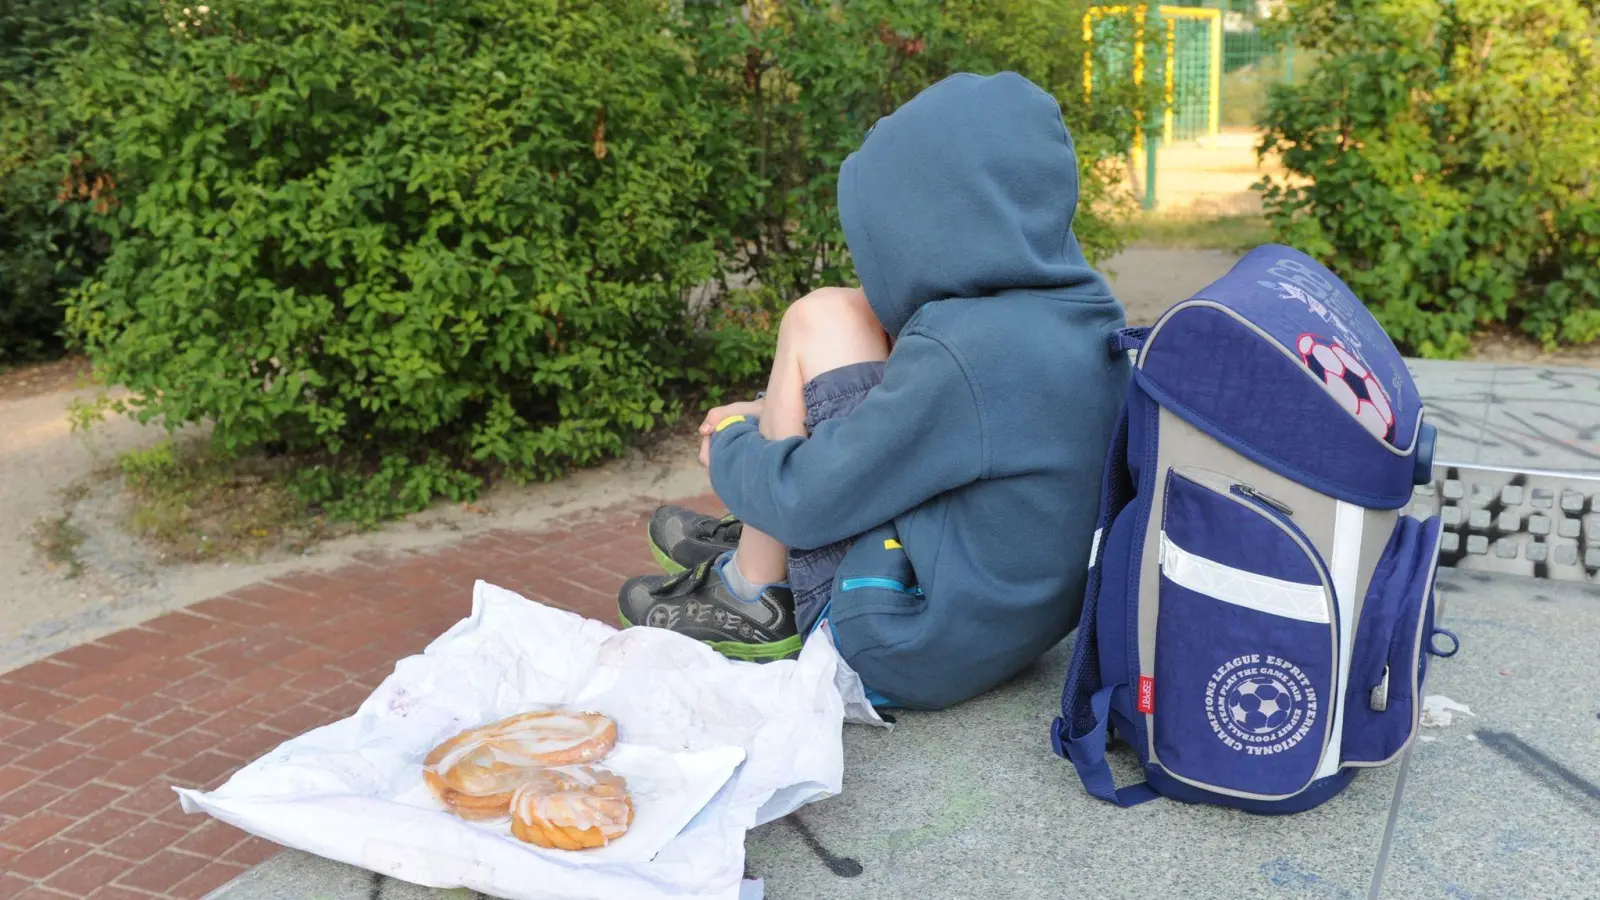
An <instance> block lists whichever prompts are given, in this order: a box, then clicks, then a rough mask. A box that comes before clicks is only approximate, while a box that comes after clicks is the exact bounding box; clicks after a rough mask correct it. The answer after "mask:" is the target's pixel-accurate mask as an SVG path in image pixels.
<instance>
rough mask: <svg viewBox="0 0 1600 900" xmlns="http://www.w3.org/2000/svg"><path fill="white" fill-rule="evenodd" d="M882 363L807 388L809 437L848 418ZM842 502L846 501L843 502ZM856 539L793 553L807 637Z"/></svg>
mask: <svg viewBox="0 0 1600 900" xmlns="http://www.w3.org/2000/svg"><path fill="white" fill-rule="evenodd" d="M883 367H884V363H881V362H868V363H856V364H854V365H849V366H844V367H842V368H838V369H832V370H830V371H827V372H823V373H822V374H821V375H818V376H817V377H816V378H813V379H811V381H810V382H808V383H807V384H806V386H805V399H806V434H810V433H811V432H812V431H813V430H815V429H816V427H817V425H818V424H819V423H821V422H826V421H827V420H829V419H837V418H841V417H843V416H847V415H849V414H850V413H852V412H854V411H855V408H856V407H858V406H860V405H861V401H862V400H865V399H866V398H867V392H868V391H870V390H872V389H873V388H875V387H877V386H878V385H879V384H880V383H882V381H883ZM841 502H843V501H842V500H841ZM853 540H854V539H853V538H852V539H849V540H843V541H838V542H837V543H833V544H829V545H828V546H826V547H821V548H818V549H816V550H790V551H789V587H790V589H791V590H792V591H793V592H794V608H795V619H796V620H797V621H796V624H798V625H799V626H800V633H801V634H805V633H806V632H807V631H809V630H810V629H811V626H812V625H814V624H816V621H817V616H818V614H820V613H821V612H822V608H823V607H824V606H826V605H827V604H828V598H829V597H830V596H831V595H832V593H833V576H834V575H835V574H836V573H837V572H838V571H839V563H840V562H841V561H842V560H843V559H844V554H845V551H847V550H849V549H850V544H851V543H852V542H853Z"/></svg>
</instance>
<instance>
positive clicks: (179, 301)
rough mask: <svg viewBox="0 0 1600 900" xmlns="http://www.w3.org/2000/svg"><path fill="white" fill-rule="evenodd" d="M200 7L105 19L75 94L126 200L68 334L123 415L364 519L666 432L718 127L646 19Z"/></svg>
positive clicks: (546, 3) (310, 4)
mask: <svg viewBox="0 0 1600 900" xmlns="http://www.w3.org/2000/svg"><path fill="white" fill-rule="evenodd" d="M216 2H217V5H214V6H209V7H208V6H196V7H191V8H189V9H190V12H189V15H187V16H184V15H183V14H182V13H181V12H179V13H177V14H176V16H174V15H172V13H174V12H176V10H175V8H173V9H169V8H167V7H163V6H158V5H156V4H139V5H136V6H133V7H132V8H130V9H129V10H128V11H127V12H126V13H125V14H124V15H123V16H120V17H117V18H112V17H102V18H98V19H97V20H96V21H95V23H94V24H95V27H94V29H93V32H94V35H93V39H92V40H91V42H90V44H89V47H88V48H87V50H86V52H85V54H84V56H83V58H82V61H81V64H79V65H77V66H75V67H74V69H73V71H72V72H71V73H70V77H69V83H70V88H71V94H72V97H73V100H74V104H75V105H74V108H73V114H74V116H75V118H76V120H77V121H78V122H79V123H81V124H82V125H83V126H84V127H85V129H86V131H87V132H88V134H89V137H88V138H87V139H86V140H85V142H84V149H85V152H87V153H88V154H89V155H91V156H92V157H93V158H94V159H97V160H99V161H100V162H101V163H102V164H103V165H104V166H106V167H107V168H108V169H110V170H112V171H115V172H116V173H118V177H119V178H120V179H125V180H129V181H134V182H137V183H138V184H139V185H140V186H141V188H140V190H139V191H138V192H137V193H135V194H131V195H128V196H123V197H121V198H120V199H121V201H122V202H121V204H120V205H119V206H118V207H117V208H116V209H115V210H113V212H112V215H111V216H109V217H107V221H106V227H107V228H108V229H109V230H110V231H111V233H112V234H113V235H114V236H115V238H116V241H115V245H114V249H113V251H112V253H111V256H110V258H109V259H108V260H107V261H106V265H105V267H104V269H103V271H102V272H101V275H100V278H99V279H98V280H97V281H96V282H94V283H93V284H92V285H89V286H88V287H87V288H86V289H85V290H83V291H82V292H81V294H80V295H79V296H78V298H77V299H76V301H75V302H74V304H73V306H72V308H71V310H70V321H71V325H72V326H73V327H74V328H75V329H76V332H77V333H78V334H79V335H81V337H82V339H83V340H84V342H85V344H86V346H87V347H88V348H89V349H90V351H91V352H92V353H93V354H94V357H95V361H96V363H97V365H98V366H99V367H100V368H101V369H102V370H103V371H104V373H105V374H106V375H107V376H108V377H109V378H110V379H111V380H113V381H114V382H117V383H121V384H125V385H126V386H127V387H128V388H129V389H130V390H131V391H132V393H133V395H134V399H133V400H131V401H129V402H130V404H131V406H132V408H133V411H134V412H135V413H136V414H137V415H138V416H139V417H140V418H141V419H146V420H148V419H158V420H161V421H163V422H165V423H167V424H169V425H176V424H180V423H185V422H195V421H202V420H209V421H210V422H211V423H212V424H213V425H214V440H215V441H216V442H217V443H218V444H219V445H220V446H221V447H223V448H225V449H226V450H229V451H234V450H242V449H245V448H251V447H255V446H258V445H262V444H267V443H273V444H276V445H277V446H279V447H280V448H281V449H284V450H287V451H289V452H293V453H298V454H309V455H311V456H312V458H313V459H316V458H320V460H321V462H322V464H321V465H318V466H314V467H309V468H308V469H307V470H306V472H305V477H304V480H303V482H302V484H301V488H302V490H303V491H304V492H305V494H306V496H307V497H308V498H309V499H312V500H317V501H326V502H328V503H329V504H330V505H331V507H332V511H333V512H335V513H337V514H339V515H342V516H354V517H357V518H361V519H372V518H376V517H378V516H381V515H387V514H392V513H393V512H396V511H400V510H406V509H414V508H418V507H420V506H422V505H424V504H426V503H427V502H428V501H429V500H430V499H432V498H433V497H434V496H436V495H444V496H447V497H452V498H462V497H465V496H468V495H469V494H470V493H471V492H472V491H474V490H475V489H476V488H477V487H478V486H479V484H480V483H481V476H482V475H483V474H484V473H485V472H488V471H492V470H499V471H503V472H505V473H507V474H509V475H511V476H514V477H547V476H550V475H553V474H555V473H557V472H559V471H561V469H562V468H563V467H564V466H567V465H569V464H582V463H587V462H591V461H593V460H596V459H598V458H600V457H602V456H605V455H608V454H614V453H616V452H618V451H619V450H621V449H622V448H623V446H624V445H625V443H626V441H627V440H628V439H629V438H630V436H632V435H634V434H636V433H637V432H639V431H642V430H647V429H649V428H651V427H652V426H654V425H656V424H657V423H659V422H660V421H662V419H663V417H664V416H666V415H668V414H669V413H670V412H671V408H670V404H669V395H668V389H669V387H670V386H671V385H672V384H673V383H674V382H675V381H678V380H681V378H682V375H681V373H682V372H683V371H684V370H685V368H686V363H687V362H688V361H689V360H692V359H694V358H695V357H694V352H695V350H696V349H697V344H696V339H695V335H694V333H693V331H692V329H691V328H690V325H689V320H688V317H687V316H686V307H685V297H686V294H687V292H688V290H689V289H690V288H691V287H692V286H694V285H696V284H698V283H701V282H703V281H705V280H707V279H708V278H709V277H710V276H711V274H712V272H713V269H714V267H715V264H716V258H715V256H714V253H713V246H712V242H711V240H710V238H709V235H708V233H707V231H706V229H705V224H706V223H705V217H704V216H702V215H701V214H699V213H698V212H697V208H698V206H699V205H701V202H702V198H703V195H704V193H705V191H706V185H707V175H708V173H709V171H710V166H708V165H707V163H706V162H705V160H703V159H702V158H700V155H699V153H698V151H697V147H698V146H699V145H700V143H701V142H702V141H703V139H704V138H705V136H706V133H707V131H708V130H709V127H710V125H711V122H712V120H711V118H710V117H709V116H708V115H707V111H706V104H705V102H704V101H702V100H701V99H700V98H698V97H697V96H696V92H695V82H694V81H693V80H692V78H691V77H690V73H689V72H688V70H687V67H686V64H685V60H684V59H683V56H682V54H681V53H680V52H679V49H678V48H677V47H676V46H675V45H674V44H672V43H671V42H670V41H669V40H668V39H667V38H666V37H664V36H663V35H662V34H661V30H660V23H659V19H658V18H657V17H656V16H655V15H654V14H653V11H654V6H653V4H650V3H645V2H639V3H633V2H619V0H604V2H556V0H456V2H452V3H438V4H436V3H432V2H423V0H403V2H397V3H382V4H379V3H366V2H355V0H250V2H248V3H244V2H229V0H216ZM713 361H714V360H713Z"/></svg>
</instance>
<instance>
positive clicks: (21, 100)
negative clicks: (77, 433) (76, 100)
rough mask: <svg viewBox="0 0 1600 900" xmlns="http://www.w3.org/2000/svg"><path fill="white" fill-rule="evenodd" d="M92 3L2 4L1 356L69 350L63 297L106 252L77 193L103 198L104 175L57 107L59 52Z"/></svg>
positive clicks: (78, 34)
mask: <svg viewBox="0 0 1600 900" xmlns="http://www.w3.org/2000/svg"><path fill="white" fill-rule="evenodd" d="M85 6H86V4H83V3H72V2H63V0H9V2H7V3H6V4H4V5H3V6H0V363H4V362H12V361H18V360H29V359H35V358H42V357H48V356H53V355H56V354H58V353H60V351H61V349H62V342H61V335H60V331H61V320H62V313H61V305H60V303H61V300H62V299H63V298H64V297H65V296H66V294H67V293H68V292H69V291H70V290H71V289H72V288H73V287H74V286H76V285H77V284H78V282H79V281H81V280H82V278H83V277H84V275H85V273H86V272H89V271H92V270H93V268H94V266H95V265H96V264H97V262H98V260H99V258H100V257H101V256H102V255H103V254H104V245H103V243H102V239H100V238H98V237H97V236H96V235H95V234H94V232H93V231H92V230H91V229H90V228H89V227H88V226H87V224H86V223H85V222H84V216H83V213H82V211H81V210H79V209H78V208H76V207H75V206H72V205H68V204H65V203H64V202H63V201H65V200H67V199H69V198H70V199H74V200H76V199H84V200H88V201H89V202H88V204H87V205H88V206H91V207H92V206H93V205H94V204H95V203H97V202H99V201H100V199H101V196H100V195H101V192H102V190H103V186H104V182H103V181H97V180H96V179H97V177H99V176H98V174H97V173H94V172H89V171H85V170H84V168H83V166H82V165H81V162H80V164H79V165H78V166H76V167H74V166H73V165H72V163H71V161H70V157H69V156H68V154H67V151H66V148H67V146H68V145H69V144H70V136H69V135H67V134H65V133H63V131H62V129H61V128H60V127H59V123H58V121H57V120H56V118H55V117H54V116H53V115H52V114H51V108H52V107H51V103H52V101H53V100H54V99H55V97H56V90H57V84H56V81H55V79H54V78H53V69H52V66H53V64H54V61H55V60H56V59H57V58H59V57H61V56H63V55H65V54H70V53H71V52H72V51H73V48H75V47H76V46H78V42H79V41H80V39H81V38H82V21H83V12H84V8H85Z"/></svg>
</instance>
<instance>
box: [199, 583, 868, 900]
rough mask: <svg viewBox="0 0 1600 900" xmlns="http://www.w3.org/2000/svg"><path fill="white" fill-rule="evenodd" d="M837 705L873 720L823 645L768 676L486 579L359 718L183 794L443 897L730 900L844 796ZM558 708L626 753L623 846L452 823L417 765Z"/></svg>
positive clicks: (617, 760) (618, 754) (221, 815)
mask: <svg viewBox="0 0 1600 900" xmlns="http://www.w3.org/2000/svg"><path fill="white" fill-rule="evenodd" d="M841 690H846V691H848V692H850V693H851V694H852V695H853V696H851V697H849V698H848V701H849V704H850V706H851V709H852V713H856V711H858V710H862V709H866V710H867V712H866V713H865V714H864V715H865V716H868V717H871V716H872V714H871V712H870V707H867V706H866V704H865V701H864V699H863V698H862V697H860V696H859V681H858V680H857V679H854V678H853V675H852V674H851V673H850V672H849V669H848V667H846V666H845V665H844V663H843V662H842V661H841V660H840V658H839V655H838V653H837V652H836V651H835V650H834V647H833V644H832V641H831V639H830V637H829V635H828V633H827V632H826V630H821V631H819V632H817V633H816V634H814V635H812V636H811V638H810V639H809V640H808V641H807V642H806V645H805V649H804V650H802V651H801V654H800V657H799V658H798V659H796V660H791V661H784V662H777V663H769V664H766V665H755V664H752V663H741V662H734V661H731V660H727V659H724V658H723V657H721V656H719V655H717V654H716V653H715V652H714V651H712V650H711V649H710V648H708V647H706V646H705V645H703V644H701V643H699V642H697V641H694V640H691V639H689V638H685V637H683V636H681V635H677V634H672V633H670V632H666V631H661V630H658V629H652V628H633V629H628V630H626V631H617V630H616V629H614V628H611V627H610V626H608V625H605V624H602V623H600V622H595V621H592V620H587V619H583V618H580V617H578V616H575V615H573V614H571V613H567V612H563V611H561V610H556V609H552V608H549V607H546V606H542V605H540V604H538V603H534V602H532V601H529V600H525V599H523V598H522V597H519V596H517V595H516V594H513V593H511V592H510V591H506V590H502V589H500V588H497V587H494V586H492V585H489V584H485V583H484V582H481V581H480V582H478V583H477V585H476V586H475V587H474V589H473V608H472V615H471V616H470V617H469V618H467V619H464V620H462V621H461V622H459V623H457V624H456V625H455V626H454V627H453V628H451V629H450V630H449V631H447V632H445V634H444V635H442V636H441V637H439V638H438V639H437V640H435V641H434V642H433V643H432V644H431V645H429V647H428V648H427V650H426V651H424V653H423V654H422V655H420V656H414V657H410V658H408V659H404V660H401V661H400V663H399V664H398V665H397V666H396V667H395V672H394V674H393V675H391V676H390V677H389V678H388V679H387V680H386V681H384V683H383V684H382V685H380V686H379V687H378V689H377V690H376V691H374V692H373V694H372V696H370V697H368V698H367V700H366V702H364V703H363V704H362V705H361V708H360V709H359V710H358V711H357V712H356V714H355V715H354V716H352V717H350V718H348V719H345V720H343V721H340V722H335V723H334V724H332V725H328V726H326V727H323V728H319V729H317V730H315V731H312V732H310V733H308V734H305V735H302V736H301V737H298V738H295V739H293V740H291V741H289V742H287V743H285V744H283V745H282V746H281V747H279V748H278V749H276V750H274V751H273V752H271V753H269V754H267V755H266V756H264V757H262V758H261V759H259V760H257V761H256V762H254V763H252V764H250V765H249V766H247V767H245V768H244V769H243V770H241V771H240V772H238V773H237V774H235V775H234V777H233V778H231V779H229V781H228V782H227V783H226V784H224V785H223V786H222V787H220V788H218V789H217V790H215V791H212V792H210V793H201V792H198V791H192V790H185V789H179V790H178V794H179V796H180V797H181V798H182V802H183V805H184V808H185V809H186V810H189V811H190V812H194V811H197V810H199V811H204V812H207V813H210V814H211V815H213V816H215V817H216V818H218V819H221V820H222V821H225V822H229V823H231V824H233V825H236V826H238V827H239V828H242V829H244V830H245V831H248V832H251V833H252V834H256V835H259V836H261V837H264V838H267V839H269V840H272V841H276V842H278V843H280V844H284V845H285V846H289V847H294V848H297V849H300V850H305V851H308V852H311V853H315V854H317V855H319V856H324V857H328V858H330V859H335V860H339V861H341V862H346V863H350V864H352V865H356V866H361V867H363V868H366V869H371V870H373V871H376V872H381V873H383V874H385V875H390V876H393V877H395V878H400V879H402V880H405V881H410V882H413V883H416V884H421V885H426V886H429V887H439V888H454V887H464V888H470V889H472V890H477V891H482V892H484V893H487V894H490V895H493V896H498V897H506V898H511V900H547V898H548V900H557V898H560V900H582V898H614V900H623V898H627V900H646V898H652V897H663V898H667V897H670V898H685V897H693V898H701V897H704V898H723V900H735V898H738V897H739V896H740V881H741V875H742V874H743V871H744V834H745V831H747V830H748V829H750V828H752V827H754V826H755V825H758V824H761V823H763V822H768V821H771V820H773V819H776V818H780V817H782V816H785V815H787V814H789V813H790V812H792V811H793V810H795V809H797V808H799V807H801V806H803V805H805V804H807V803H811V802H814V801H816V800H820V799H823V798H825V797H829V796H832V795H833V794H836V793H838V792H839V787H840V779H841V776H842V774H843V768H844V758H843V746H842V743H841V737H840V731H841V728H842V725H843V721H844V716H845V708H846V703H847V698H845V697H843V696H841V693H840V691H841ZM545 705H560V706H568V707H572V708H576V709H586V710H594V711H597V712H601V713H604V714H606V715H608V716H610V717H611V718H612V719H613V720H615V721H616V723H617V728H618V736H619V742H618V749H617V750H616V751H615V752H614V753H613V754H612V756H611V757H609V758H608V759H607V760H606V761H605V762H604V763H602V764H603V765H605V766H607V767H610V768H614V769H615V770H616V771H617V772H618V773H619V774H622V775H624V777H626V778H627V779H628V782H629V788H630V792H631V793H633V794H634V799H635V805H636V818H635V822H634V825H633V827H632V829H630V831H629V833H628V834H627V835H626V836H624V837H623V838H621V839H620V840H618V841H616V842H614V843H613V844H612V845H611V846H609V847H606V848H603V849H600V850H592V851H584V852H580V853H563V852H560V851H547V850H543V849H540V848H535V847H531V846H529V845H527V844H524V843H522V842H521V841H518V840H516V839H515V838H512V837H511V836H510V834H509V829H508V828H506V826H505V823H504V822H501V823H468V822H465V821H462V820H461V819H458V818H456V817H455V816H453V815H451V814H449V813H447V812H444V811H442V808H441V807H440V806H439V805H438V804H437V803H436V802H434V801H433V800H432V797H431V795H430V794H429V793H428V791H427V789H426V787H424V786H423V785H422V778H421V767H422V759H423V757H424V756H425V755H426V754H427V753H428V751H429V750H431V749H432V748H433V747H434V746H436V745H437V744H438V743H440V742H441V741H443V740H445V739H446V738H448V737H450V736H451V735H453V734H456V733H457V732H459V731H461V730H463V729H465V728H470V727H475V726H477V725H482V724H485V723H488V722H492V721H495V720H498V719H501V718H504V717H506V716H510V715H515V714H517V713H519V712H525V711H527V710H529V709H532V708H535V707H539V706H545ZM852 718H856V715H852ZM873 718H875V717H873Z"/></svg>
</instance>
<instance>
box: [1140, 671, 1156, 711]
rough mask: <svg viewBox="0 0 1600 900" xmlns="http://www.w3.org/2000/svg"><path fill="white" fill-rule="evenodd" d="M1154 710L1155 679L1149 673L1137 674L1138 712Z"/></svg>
mask: <svg viewBox="0 0 1600 900" xmlns="http://www.w3.org/2000/svg"><path fill="white" fill-rule="evenodd" d="M1155 711H1156V680H1155V679H1154V678H1151V677H1150V676H1149V675H1140V676H1139V712H1142V713H1145V714H1147V715H1148V714H1149V713H1153V712H1155Z"/></svg>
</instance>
